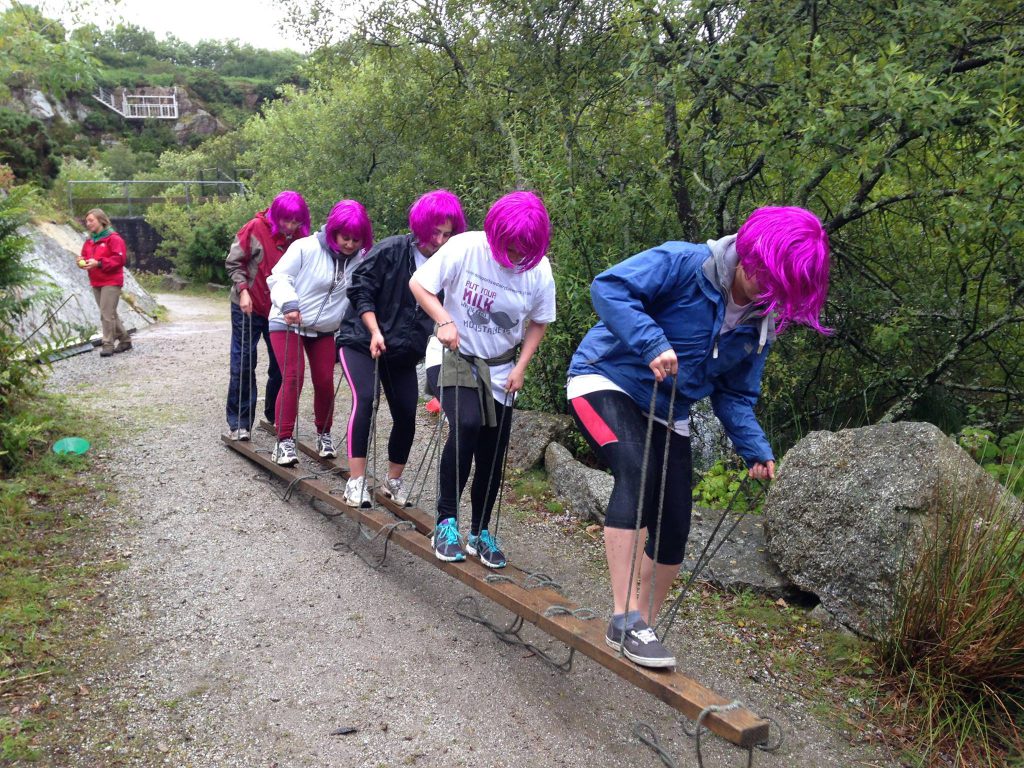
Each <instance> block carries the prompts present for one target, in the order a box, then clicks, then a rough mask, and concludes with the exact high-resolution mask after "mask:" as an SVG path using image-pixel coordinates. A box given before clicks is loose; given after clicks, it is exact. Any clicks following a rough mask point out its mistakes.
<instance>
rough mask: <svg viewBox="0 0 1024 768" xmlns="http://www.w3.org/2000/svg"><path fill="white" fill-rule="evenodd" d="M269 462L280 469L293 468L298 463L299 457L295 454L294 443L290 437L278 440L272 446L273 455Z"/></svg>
mask: <svg viewBox="0 0 1024 768" xmlns="http://www.w3.org/2000/svg"><path fill="white" fill-rule="evenodd" d="M270 459H271V461H273V462H274V463H276V464H280V465H281V466H282V467H293V466H295V465H296V464H298V463H299V455H298V454H297V453H295V441H294V440H292V439H291V438H290V437H286V438H285V439H284V440H278V441H277V445H275V446H274V453H273V455H272V456H271V457H270Z"/></svg>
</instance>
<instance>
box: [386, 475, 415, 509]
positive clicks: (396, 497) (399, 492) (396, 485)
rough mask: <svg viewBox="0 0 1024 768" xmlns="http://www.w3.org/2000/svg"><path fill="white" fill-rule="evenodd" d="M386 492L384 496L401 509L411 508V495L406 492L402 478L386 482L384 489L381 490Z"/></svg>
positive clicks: (393, 478)
mask: <svg viewBox="0 0 1024 768" xmlns="http://www.w3.org/2000/svg"><path fill="white" fill-rule="evenodd" d="M381 490H383V491H384V495H385V496H387V497H388V498H389V499H391V500H392V501H394V502H395V504H397V505H398V506H400V507H408V506H409V494H408V492H407V491H406V490H405V485H404V484H403V483H402V478H400V477H389V478H388V479H387V480H385V481H384V487H383V488H382V489H381Z"/></svg>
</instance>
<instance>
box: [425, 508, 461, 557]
mask: <svg viewBox="0 0 1024 768" xmlns="http://www.w3.org/2000/svg"><path fill="white" fill-rule="evenodd" d="M430 543H431V544H432V545H433V547H434V556H435V557H436V558H437V559H438V560H444V561H445V562H446V563H457V562H461V561H462V560H465V559H466V555H465V553H464V552H463V551H462V544H461V542H460V541H459V526H458V525H457V524H456V522H455V518H454V517H449V518H446V519H444V520H442V521H441V522H440V523H438V524H437V527H436V528H435V529H434V535H433V536H432V537H431V539H430Z"/></svg>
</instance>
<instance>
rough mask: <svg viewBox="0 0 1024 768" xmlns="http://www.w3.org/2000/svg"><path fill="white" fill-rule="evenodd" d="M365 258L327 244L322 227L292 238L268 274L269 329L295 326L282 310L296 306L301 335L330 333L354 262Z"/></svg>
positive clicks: (341, 311) (342, 305)
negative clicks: (290, 323) (300, 321)
mask: <svg viewBox="0 0 1024 768" xmlns="http://www.w3.org/2000/svg"><path fill="white" fill-rule="evenodd" d="M365 258H366V251H365V250H361V251H359V252H358V253H356V254H355V255H353V256H350V257H348V258H346V257H344V256H342V255H341V254H340V253H335V252H334V251H332V250H331V249H330V248H328V247H327V236H326V234H325V231H324V229H323V228H321V229H320V231H319V232H317V233H316V234H313V235H310V236H309V237H303V238H300V239H299V240H296V241H295V242H294V243H292V244H291V245H290V246H288V250H287V251H285V252H284V255H283V256H282V257H281V260H280V261H279V262H277V264H276V265H275V266H274V269H273V270H272V271H271V273H270V275H269V276H268V277H267V285H268V286H269V287H270V300H271V302H272V306H271V308H270V317H269V320H270V323H269V325H270V330H271V331H285V330H293V331H294V330H296V327H295V326H290V325H287V324H286V323H285V321H284V315H285V313H286V312H292V311H294V310H296V309H297V310H298V311H299V314H301V315H302V325H300V326H299V327H298V332H299V333H301V334H302V335H303V336H316V335H318V334H323V333H334V332H335V331H337V330H338V326H340V325H341V319H342V318H343V317H344V316H345V312H346V311H347V310H348V304H349V302H348V285H349V281H350V280H351V278H352V272H353V270H355V268H356V266H357V265H358V264H359V263H360V262H361V261H363V260H364V259H365Z"/></svg>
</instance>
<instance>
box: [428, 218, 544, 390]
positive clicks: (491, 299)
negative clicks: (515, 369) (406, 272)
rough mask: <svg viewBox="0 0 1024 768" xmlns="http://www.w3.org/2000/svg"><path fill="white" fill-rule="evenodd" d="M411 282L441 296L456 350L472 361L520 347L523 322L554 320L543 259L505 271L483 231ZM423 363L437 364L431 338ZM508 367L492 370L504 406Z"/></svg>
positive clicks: (442, 251) (453, 245) (454, 241)
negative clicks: (451, 322)
mask: <svg viewBox="0 0 1024 768" xmlns="http://www.w3.org/2000/svg"><path fill="white" fill-rule="evenodd" d="M413 277H414V278H416V281H417V282H418V283H419V284H420V285H422V286H423V287H424V288H426V289H427V290H428V291H430V292H431V293H434V294H437V293H440V292H441V291H444V308H445V311H447V312H448V314H449V315H450V316H451V318H452V320H454V321H455V325H456V327H457V328H458V330H459V349H460V351H462V352H465V353H466V354H468V355H472V356H474V357H483V358H490V357H498V356H499V355H503V354H505V353H506V352H508V350H510V349H511V348H512V347H514V346H516V345H517V344H519V343H520V342H522V340H523V336H524V334H525V332H526V323H527V321H530V322H534V323H545V324H546V323H553V322H554V321H555V279H554V277H553V276H552V274H551V262H550V261H548V259H547V257H546V256H545V257H544V258H543V259H541V260H540V262H539V263H538V264H537V266H535V267H534V268H533V269H531V270H528V271H526V272H516V271H515V270H512V269H506V268H505V267H502V266H501V265H500V264H498V262H496V261H495V260H494V257H493V256H491V248H490V246H489V245H488V244H487V237H486V235H485V234H484V233H483V232H463V233H462V234H461V235H455V236H454V237H452V238H451V239H450V240H449V241H448V242H447V243H445V244H444V245H442V246H441V247H440V248H439V249H438V251H437V253H435V254H434V255H433V256H432V257H431V258H430V259H429V260H428V261H427V263H426V264H424V265H423V266H421V267H419V268H418V269H417V270H416V272H415V273H414V274H413ZM424 362H425V365H426V367H427V368H430V367H431V366H434V365H440V364H441V343H440V342H439V341H438V340H437V337H431V339H430V343H429V344H428V345H427V354H426V360H425V361H424ZM512 366H513V364H512V363H506V364H504V365H495V366H491V385H492V389H493V391H494V398H495V400H497V401H498V402H504V399H505V384H506V382H507V381H508V375H509V373H510V372H511V371H512Z"/></svg>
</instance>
